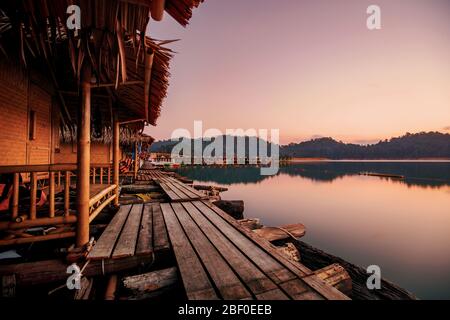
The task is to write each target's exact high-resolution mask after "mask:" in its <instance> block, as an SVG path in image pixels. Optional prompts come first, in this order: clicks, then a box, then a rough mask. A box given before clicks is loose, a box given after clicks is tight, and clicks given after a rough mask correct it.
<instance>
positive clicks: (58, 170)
mask: <svg viewBox="0 0 450 320" xmlns="http://www.w3.org/2000/svg"><path fill="white" fill-rule="evenodd" d="M76 170H77V165H76V164H53V165H26V166H3V167H2V166H0V174H1V175H8V174H9V175H12V176H13V178H12V180H13V181H12V194H11V197H12V199H11V202H10V210H9V214H10V216H9V217H1V216H0V219H1V221H0V233H2V234H3V237H2V238H1V239H0V245H11V244H21V243H28V242H34V241H44V240H51V239H59V238H67V237H73V236H75V231H74V224H75V223H76V222H77V215H76V214H75V212H74V210H72V211H71V207H70V204H71V203H70V186H71V184H72V183H75V181H76ZM91 177H92V183H93V184H96V183H97V182H99V183H100V184H104V182H106V183H107V184H111V180H112V169H111V164H93V165H92V166H91ZM21 178H22V183H23V184H26V185H27V186H28V188H27V190H28V191H29V205H28V206H27V205H26V204H24V203H23V201H22V203H20V192H19V191H20V186H21V181H20V180H21ZM71 182H72V183H71ZM115 187H116V186H115V185H112V186H108V187H105V189H104V190H102V191H101V192H100V193H99V194H97V195H95V196H94V197H93V198H92V199H91V201H90V203H89V205H90V214H91V216H90V219H89V221H90V222H91V221H92V220H93V219H94V218H95V217H96V216H97V215H98V214H99V213H100V211H101V210H102V209H103V208H104V207H105V206H106V205H107V204H108V203H110V202H111V201H112V200H114V198H115V194H114V189H115ZM39 191H41V192H42V191H44V192H45V194H46V195H47V201H46V202H45V207H43V209H42V210H39V208H38V206H37V204H38V202H39V199H38V194H39ZM7 192H8V191H7ZM27 193H28V192H27ZM57 194H62V198H63V201H61V202H58V203H56V199H55V196H56V195H57ZM19 204H20V205H19ZM47 206H48V211H46V210H45V209H47ZM38 213H39V214H38ZM37 227H47V229H46V231H44V234H42V235H34V234H32V233H29V232H28V230H29V229H30V228H37Z"/></svg>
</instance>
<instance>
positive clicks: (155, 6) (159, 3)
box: [150, 0, 166, 21]
mask: <svg viewBox="0 0 450 320" xmlns="http://www.w3.org/2000/svg"><path fill="white" fill-rule="evenodd" d="M165 6H166V1H165V0H153V1H152V4H151V8H150V11H151V14H152V18H153V20H155V21H161V20H162V18H163V17H164V9H165Z"/></svg>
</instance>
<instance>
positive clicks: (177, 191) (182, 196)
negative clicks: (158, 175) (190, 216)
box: [164, 182, 190, 200]
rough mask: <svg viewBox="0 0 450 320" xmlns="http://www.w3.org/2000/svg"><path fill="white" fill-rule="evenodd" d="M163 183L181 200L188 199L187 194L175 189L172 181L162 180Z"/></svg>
mask: <svg viewBox="0 0 450 320" xmlns="http://www.w3.org/2000/svg"><path fill="white" fill-rule="evenodd" d="M164 184H165V185H166V186H167V187H168V188H169V189H170V190H172V192H173V193H175V194H176V195H177V196H178V197H179V198H180V199H181V200H189V199H190V198H189V196H188V195H186V194H185V193H184V192H183V191H181V190H179V189H177V188H176V187H175V186H174V184H173V183H171V182H164Z"/></svg>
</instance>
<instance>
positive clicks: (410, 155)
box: [150, 132, 450, 159]
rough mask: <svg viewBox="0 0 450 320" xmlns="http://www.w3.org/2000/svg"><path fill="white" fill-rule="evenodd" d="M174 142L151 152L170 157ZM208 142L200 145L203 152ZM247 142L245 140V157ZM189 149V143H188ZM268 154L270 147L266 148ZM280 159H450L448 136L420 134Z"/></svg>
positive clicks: (333, 145)
mask: <svg viewBox="0 0 450 320" xmlns="http://www.w3.org/2000/svg"><path fill="white" fill-rule="evenodd" d="M177 143H178V142H173V141H170V140H164V141H158V142H155V143H154V144H153V145H152V146H151V149H150V151H151V152H167V153H170V152H171V151H172V148H173V147H174V145H176V144H177ZM209 144H210V142H205V141H204V142H203V148H205V147H206V146H207V145H209ZM248 144H249V140H248V138H246V145H247V148H246V153H248ZM192 146H193V143H192ZM268 149H269V150H270V147H268ZM224 154H225V148H224ZM280 156H281V157H299V158H328V159H421V158H450V134H444V133H439V132H422V133H417V134H410V133H407V134H406V135H404V136H402V137H398V138H392V139H390V140H384V141H380V142H378V143H376V144H371V145H359V144H351V143H344V142H341V141H336V140H334V139H332V138H320V139H314V140H310V141H306V142H301V143H291V144H289V145H285V146H281V149H280Z"/></svg>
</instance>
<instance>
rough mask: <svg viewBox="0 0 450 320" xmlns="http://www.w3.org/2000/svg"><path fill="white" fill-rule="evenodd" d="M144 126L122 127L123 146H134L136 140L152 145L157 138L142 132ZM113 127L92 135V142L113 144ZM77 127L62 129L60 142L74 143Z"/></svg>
mask: <svg viewBox="0 0 450 320" xmlns="http://www.w3.org/2000/svg"><path fill="white" fill-rule="evenodd" d="M142 130H143V128H139V127H137V126H134V127H130V126H126V127H121V128H120V136H119V141H120V145H121V146H132V145H134V143H135V142H138V143H146V144H148V145H151V144H152V143H153V142H154V141H155V139H154V138H153V137H151V136H149V135H146V134H144V133H142ZM112 131H113V130H112V128H111V127H103V128H102V133H101V135H98V136H96V135H91V142H92V143H101V144H111V143H112V141H113V133H112ZM76 135H77V127H76V126H75V127H74V130H72V131H69V130H62V131H60V142H61V143H63V144H68V143H74V142H75V141H76Z"/></svg>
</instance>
